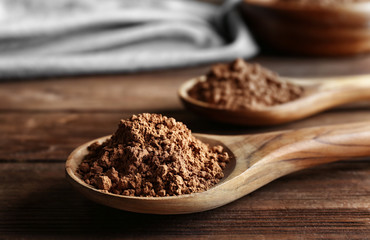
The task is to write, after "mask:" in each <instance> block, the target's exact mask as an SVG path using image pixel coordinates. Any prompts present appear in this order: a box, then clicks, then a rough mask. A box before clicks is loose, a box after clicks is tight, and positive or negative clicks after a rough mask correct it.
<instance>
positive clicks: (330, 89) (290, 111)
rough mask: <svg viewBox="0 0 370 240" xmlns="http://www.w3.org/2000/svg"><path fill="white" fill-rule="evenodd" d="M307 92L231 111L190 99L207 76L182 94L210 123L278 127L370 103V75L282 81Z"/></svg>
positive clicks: (183, 87)
mask: <svg viewBox="0 0 370 240" xmlns="http://www.w3.org/2000/svg"><path fill="white" fill-rule="evenodd" d="M280 79H281V80H282V81H289V82H292V83H294V84H297V85H300V86H302V87H303V88H304V94H303V96H301V97H300V98H298V99H296V100H294V101H291V102H288V103H284V104H280V105H275V106H270V107H263V108H261V109H258V110H256V109H242V110H230V109H224V108H220V107H217V106H215V105H212V104H209V103H206V102H202V101H199V100H197V99H194V98H192V97H190V96H189V95H188V91H189V89H191V88H192V87H193V86H194V84H196V83H197V82H198V81H204V80H205V76H201V77H198V78H194V79H190V80H189V81H187V82H185V83H184V84H183V85H181V87H180V89H179V91H178V94H179V97H180V99H181V101H182V102H183V104H184V105H185V106H186V107H187V108H188V109H190V110H192V111H194V112H196V113H198V114H200V115H202V116H205V117H207V118H209V119H212V120H215V121H218V122H223V123H231V124H237V125H256V126H257V125H260V126H262V125H275V124H281V123H286V122H291V121H295V120H298V119H302V118H305V117H308V116H311V115H314V114H316V113H319V112H321V111H324V110H327V109H330V108H333V107H336V106H339V105H342V104H346V103H351V102H355V101H360V100H370V75H360V76H346V77H343V76H342V77H331V78H316V79H294V78H286V77H281V78H280Z"/></svg>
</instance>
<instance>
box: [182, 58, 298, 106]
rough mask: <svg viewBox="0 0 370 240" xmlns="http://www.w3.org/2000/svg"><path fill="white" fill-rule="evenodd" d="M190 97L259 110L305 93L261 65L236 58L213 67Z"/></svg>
mask: <svg viewBox="0 0 370 240" xmlns="http://www.w3.org/2000/svg"><path fill="white" fill-rule="evenodd" d="M188 94H189V96H190V97H192V98H195V99H197V100H200V101H203V102H207V103H209V104H212V105H214V106H217V107H220V108H226V109H247V108H249V109H259V108H263V107H266V106H273V105H278V104H282V103H286V102H290V101H293V100H295V99H297V98H299V97H300V96H301V95H302V94H303V88H302V87H300V86H297V85H294V84H292V83H288V82H286V81H281V80H279V78H278V75H277V74H276V73H273V72H271V71H269V70H268V69H265V68H263V67H261V66H260V65H258V64H249V63H247V62H245V61H244V60H243V59H236V60H235V61H234V62H232V63H230V64H217V65H214V66H213V67H212V69H211V70H210V72H209V73H208V74H207V75H206V79H202V80H199V81H198V82H197V83H196V84H195V85H194V86H193V87H192V88H191V89H190V90H189V91H188Z"/></svg>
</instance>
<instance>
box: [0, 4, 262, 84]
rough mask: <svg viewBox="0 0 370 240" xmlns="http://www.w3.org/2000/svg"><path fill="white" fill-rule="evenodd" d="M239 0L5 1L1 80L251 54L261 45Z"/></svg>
mask: <svg viewBox="0 0 370 240" xmlns="http://www.w3.org/2000/svg"><path fill="white" fill-rule="evenodd" d="M237 2H238V0H229V1H226V2H225V3H224V4H223V5H222V6H217V5H213V4H209V3H204V2H197V1H190V0H104V1H103V0H0V79H9V78H12V79H14V78H25V77H26V78H27V77H40V76H60V75H77V74H96V73H116V72H132V71H140V70H151V69H161V68H170V67H183V66H191V65H196V64H202V63H210V62H217V61H229V60H232V59H234V58H236V57H243V58H248V57H251V56H253V55H254V54H256V52H257V47H256V45H255V44H254V42H253V40H252V39H251V36H250V34H249V32H248V30H247V28H246V26H245V25H244V23H243V22H242V20H241V18H240V16H239V15H238V13H237V12H236V10H235V8H234V6H235V4H236V3H237Z"/></svg>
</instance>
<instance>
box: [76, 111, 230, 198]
mask: <svg viewBox="0 0 370 240" xmlns="http://www.w3.org/2000/svg"><path fill="white" fill-rule="evenodd" d="M88 151H89V153H88V155H86V156H85V158H84V159H83V161H82V163H81V164H80V166H79V168H78V170H77V173H78V174H80V175H81V178H82V179H83V180H84V181H85V182H86V183H87V184H90V185H92V186H93V187H95V188H97V189H100V190H103V191H104V192H111V193H114V194H122V195H127V196H151V197H159V196H160V197H163V196H173V195H180V194H189V193H195V192H201V191H204V190H207V189H209V188H210V187H211V186H213V185H214V184H216V183H217V182H219V180H220V179H221V178H222V177H223V176H224V174H223V169H224V168H225V167H226V164H227V163H228V162H229V155H228V154H227V152H225V151H224V149H223V147H222V146H214V147H210V146H209V145H208V144H205V143H203V142H201V141H200V140H198V139H196V138H195V137H194V136H193V135H192V133H191V131H190V130H189V129H188V128H187V127H186V126H185V125H184V124H183V123H181V122H177V121H176V120H175V119H174V118H168V117H165V116H162V115H159V114H149V113H144V114H140V115H134V116H132V117H131V118H130V119H127V120H121V122H120V124H119V127H118V129H117V131H116V132H115V133H114V134H113V135H112V137H111V138H109V139H108V140H106V141H105V142H103V143H102V144H98V143H93V144H91V145H90V146H89V147H88Z"/></svg>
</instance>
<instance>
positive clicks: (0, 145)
mask: <svg viewBox="0 0 370 240" xmlns="http://www.w3.org/2000/svg"><path fill="white" fill-rule="evenodd" d="M159 112H160V113H163V114H165V115H167V116H171V117H175V118H176V119H177V120H178V121H182V122H184V123H185V124H186V125H187V126H188V127H189V128H190V129H191V130H192V131H193V132H198V133H210V134H249V133H259V132H268V131H276V130H283V129H294V128H302V127H310V126H318V125H329V124H339V123H349V122H357V121H366V120H368V121H370V112H369V111H368V110H364V109H361V108H360V109H357V110H351V112H350V114H348V112H347V111H330V112H327V113H323V114H320V115H316V116H313V117H311V118H309V119H306V120H302V121H297V122H294V123H290V124H285V125H282V126H274V127H238V126H225V125H223V124H217V123H212V122H209V121H206V120H204V119H201V118H198V117H197V116H195V115H193V114H191V113H188V112H187V111H184V110H174V111H159ZM133 113H134V112H112V113H109V112H107V113H78V112H76V113H69V112H8V113H6V114H0V135H1V136H2V137H1V138H0V161H3V162H4V161H6V162H11V161H17V162H20V161H36V162H39V161H65V159H66V158H67V156H68V154H69V153H70V152H72V150H73V149H74V148H76V147H77V146H79V145H81V144H83V143H85V142H87V141H90V140H92V139H95V138H98V137H102V136H105V135H109V134H112V133H113V132H114V131H115V130H116V128H117V125H118V122H119V120H120V119H121V118H127V117H129V116H131V115H132V114H133Z"/></svg>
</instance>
